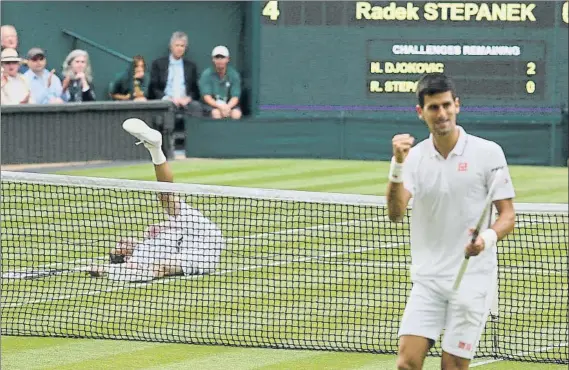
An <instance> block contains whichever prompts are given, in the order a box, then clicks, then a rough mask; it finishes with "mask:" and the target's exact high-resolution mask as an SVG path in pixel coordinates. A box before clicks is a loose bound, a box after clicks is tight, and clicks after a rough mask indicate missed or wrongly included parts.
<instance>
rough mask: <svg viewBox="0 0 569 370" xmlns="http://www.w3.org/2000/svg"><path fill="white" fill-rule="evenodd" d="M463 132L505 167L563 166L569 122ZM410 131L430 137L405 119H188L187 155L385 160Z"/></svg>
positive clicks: (477, 126)
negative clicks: (491, 147)
mask: <svg viewBox="0 0 569 370" xmlns="http://www.w3.org/2000/svg"><path fill="white" fill-rule="evenodd" d="M460 124H461V125H462V126H463V127H464V128H465V129H466V130H467V132H469V133H471V134H474V135H477V136H481V137H484V138H485V139H489V140H493V141H496V142H497V143H498V144H500V145H501V146H502V148H503V149H504V152H505V154H506V157H507V158H508V161H509V163H511V164H525V165H554V166H565V165H566V163H567V156H568V153H567V121H566V120H565V121H564V122H563V123H562V117H561V114H559V115H550V116H539V117H536V118H535V119H532V118H528V117H514V116H512V117H491V118H480V117H478V118H477V117H475V116H462V118H461V120H460ZM403 132H405V133H409V134H411V135H413V136H414V137H415V138H416V139H417V140H423V139H425V138H426V137H427V136H428V131H427V128H426V127H425V125H424V124H422V123H421V122H420V121H419V120H418V119H416V118H412V117H411V116H410V115H408V116H405V117H403V116H401V115H397V116H391V117H390V116H388V115H385V116H384V117H383V118H379V119H369V118H368V119H365V118H355V117H354V118H347V117H344V118H342V117H336V118H324V117H321V118H315V117H295V118H258V119H245V120H242V121H238V122H236V121H211V120H209V121H206V120H202V121H198V120H187V121H186V133H187V140H186V156H188V157H204V158H259V157H260V158H330V159H365V160H389V158H391V155H392V148H391V139H392V137H393V136H394V135H396V134H399V133H403Z"/></svg>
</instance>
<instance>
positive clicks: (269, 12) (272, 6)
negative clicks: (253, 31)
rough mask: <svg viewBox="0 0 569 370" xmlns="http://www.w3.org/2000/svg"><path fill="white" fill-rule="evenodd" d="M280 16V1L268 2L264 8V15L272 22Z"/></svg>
mask: <svg viewBox="0 0 569 370" xmlns="http://www.w3.org/2000/svg"><path fill="white" fill-rule="evenodd" d="M280 14H281V12H280V11H279V2H278V1H267V4H266V5H265V7H264V8H263V15H264V16H265V17H269V18H270V20H272V21H276V20H277V19H279V15H280Z"/></svg>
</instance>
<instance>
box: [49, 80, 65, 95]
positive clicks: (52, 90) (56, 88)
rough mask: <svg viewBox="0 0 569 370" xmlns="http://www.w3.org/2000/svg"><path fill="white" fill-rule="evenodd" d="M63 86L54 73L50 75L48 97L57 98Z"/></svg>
mask: <svg viewBox="0 0 569 370" xmlns="http://www.w3.org/2000/svg"><path fill="white" fill-rule="evenodd" d="M62 91H63V87H62V86H61V80H60V79H59V77H57V76H56V75H55V74H54V75H53V76H51V85H50V86H49V98H50V99H52V98H59V97H61V93H62Z"/></svg>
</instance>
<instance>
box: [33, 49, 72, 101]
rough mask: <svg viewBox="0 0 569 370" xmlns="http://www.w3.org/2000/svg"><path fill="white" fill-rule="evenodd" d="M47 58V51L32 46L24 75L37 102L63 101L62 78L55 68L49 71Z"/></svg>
mask: <svg viewBox="0 0 569 370" xmlns="http://www.w3.org/2000/svg"><path fill="white" fill-rule="evenodd" d="M46 64H47V58H46V54H45V51H43V50H42V49H40V48H32V49H30V51H28V67H29V68H30V69H29V70H28V71H27V72H26V73H24V77H25V78H26V80H27V81H28V85H29V86H30V89H31V95H32V98H33V100H34V101H35V102H36V104H54V103H63V99H61V93H62V87H61V80H60V79H59V77H57V76H56V75H55V69H53V70H51V72H50V71H48V70H47V69H46V68H45V66H46Z"/></svg>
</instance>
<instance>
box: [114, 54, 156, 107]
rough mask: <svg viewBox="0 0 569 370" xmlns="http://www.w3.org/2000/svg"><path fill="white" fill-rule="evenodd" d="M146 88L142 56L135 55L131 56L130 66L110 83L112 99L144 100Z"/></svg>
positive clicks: (146, 77) (146, 81)
mask: <svg viewBox="0 0 569 370" xmlns="http://www.w3.org/2000/svg"><path fill="white" fill-rule="evenodd" d="M147 90H148V76H147V75H146V63H145V61H144V58H143V57H142V56H140V55H137V56H135V57H134V58H133V61H132V64H131V65H130V67H129V68H128V69H127V70H126V71H125V72H124V73H123V74H122V75H121V76H119V78H118V79H117V80H116V81H114V82H113V83H112V85H111V91H110V94H111V98H113V100H135V101H144V100H146V93H147Z"/></svg>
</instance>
